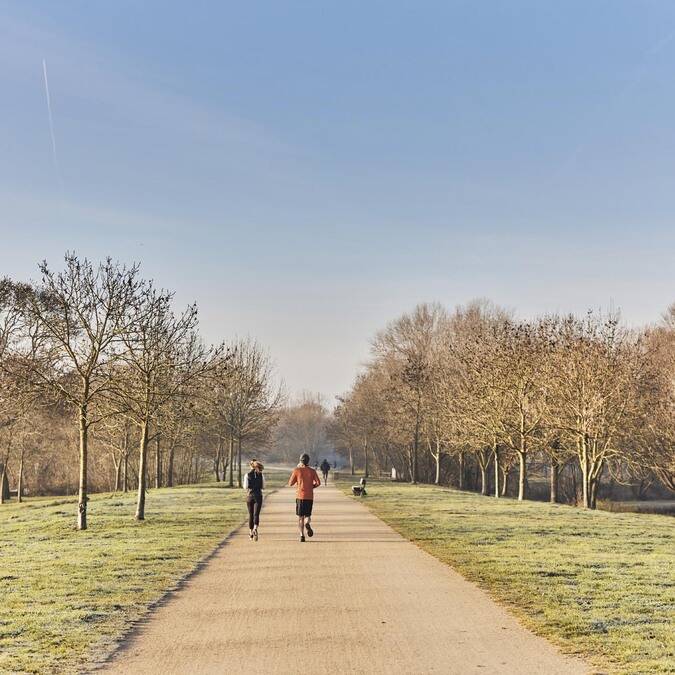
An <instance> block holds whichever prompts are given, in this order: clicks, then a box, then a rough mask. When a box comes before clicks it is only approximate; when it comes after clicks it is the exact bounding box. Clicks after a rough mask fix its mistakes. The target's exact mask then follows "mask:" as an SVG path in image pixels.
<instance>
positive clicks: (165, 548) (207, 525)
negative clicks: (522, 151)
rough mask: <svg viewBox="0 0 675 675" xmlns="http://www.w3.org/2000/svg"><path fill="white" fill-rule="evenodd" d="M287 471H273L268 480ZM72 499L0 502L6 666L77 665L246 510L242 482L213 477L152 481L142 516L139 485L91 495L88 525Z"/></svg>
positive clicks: (1, 654)
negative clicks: (190, 482)
mask: <svg viewBox="0 0 675 675" xmlns="http://www.w3.org/2000/svg"><path fill="white" fill-rule="evenodd" d="M287 475H288V474H287V473H286V472H284V473H283V476H282V475H281V474H280V473H275V472H272V473H271V474H267V477H268V485H269V486H270V487H273V486H274V485H275V484H279V483H280V482H281V480H285V479H286V478H287ZM76 503H77V500H76V498H42V499H35V500H32V501H28V502H26V503H24V504H5V505H3V506H0V672H12V673H60V672H68V673H72V672H77V670H78V668H79V667H81V666H83V665H84V664H86V663H87V662H89V661H90V660H91V658H92V657H93V656H94V655H98V654H102V653H105V652H106V651H107V650H109V649H110V648H111V647H112V646H113V645H114V644H115V642H116V640H117V638H119V637H120V636H121V635H122V634H123V633H124V632H125V631H126V630H127V629H128V628H129V627H130V626H131V624H132V623H133V622H134V621H136V620H138V619H139V618H140V617H142V616H143V615H144V614H145V613H146V612H147V610H148V607H149V605H150V604H151V603H153V602H154V601H156V600H158V599H159V598H160V597H161V596H162V595H163V594H164V592H165V591H166V590H167V589H169V588H171V587H172V586H173V585H175V583H176V582H177V581H179V580H180V578H181V577H182V576H184V575H185V574H186V573H188V572H190V571H191V570H192V569H194V568H195V566H196V565H197V563H198V562H199V560H200V559H201V558H203V557H204V556H205V555H207V554H208V553H209V552H210V551H212V550H213V549H214V547H215V546H216V545H217V544H218V542H220V541H221V540H222V539H223V538H224V537H225V536H226V535H227V533H228V532H230V531H231V530H232V529H233V528H235V527H236V526H237V525H239V524H240V523H241V522H243V520H244V518H245V513H246V508H245V506H244V504H243V493H242V491H241V490H237V489H234V490H232V489H227V488H224V487H222V486H220V485H219V484H216V483H212V484H205V485H196V486H189V487H178V488H172V489H160V490H151V491H150V493H149V495H148V501H147V507H146V520H145V522H136V521H135V520H134V518H133V514H134V503H135V497H134V495H133V494H129V495H120V494H117V495H94V496H92V498H91V501H90V504H89V529H88V530H87V531H85V532H77V531H76V530H75V528H74V524H75V513H76Z"/></svg>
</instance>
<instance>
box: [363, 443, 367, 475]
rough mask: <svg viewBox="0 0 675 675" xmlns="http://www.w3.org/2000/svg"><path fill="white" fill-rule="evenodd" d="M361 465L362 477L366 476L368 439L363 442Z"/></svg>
mask: <svg viewBox="0 0 675 675" xmlns="http://www.w3.org/2000/svg"><path fill="white" fill-rule="evenodd" d="M363 465H364V473H363V475H364V477H365V478H368V441H364V442H363Z"/></svg>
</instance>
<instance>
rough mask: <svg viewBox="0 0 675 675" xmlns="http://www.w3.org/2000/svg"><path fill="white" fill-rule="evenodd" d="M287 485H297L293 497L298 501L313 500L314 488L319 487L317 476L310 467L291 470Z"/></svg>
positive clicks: (319, 482)
mask: <svg viewBox="0 0 675 675" xmlns="http://www.w3.org/2000/svg"><path fill="white" fill-rule="evenodd" d="M288 484H289V485H297V486H298V487H297V489H296V491H295V496H296V497H297V498H298V499H314V488H315V487H319V485H321V481H320V480H319V476H318V474H317V473H316V471H314V469H312V467H310V466H296V467H295V469H293V473H292V474H291V478H290V480H289V481H288Z"/></svg>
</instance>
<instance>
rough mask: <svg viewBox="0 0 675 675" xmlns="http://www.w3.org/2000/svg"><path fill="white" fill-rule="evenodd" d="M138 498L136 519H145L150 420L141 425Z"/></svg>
mask: <svg viewBox="0 0 675 675" xmlns="http://www.w3.org/2000/svg"><path fill="white" fill-rule="evenodd" d="M138 453H139V459H138V498H137V502H136V520H145V488H146V480H147V473H148V467H147V460H148V422H147V421H146V422H144V423H143V425H142V426H141V440H140V443H139V446H138Z"/></svg>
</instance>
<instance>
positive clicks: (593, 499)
mask: <svg viewBox="0 0 675 675" xmlns="http://www.w3.org/2000/svg"><path fill="white" fill-rule="evenodd" d="M598 487H600V481H599V480H598V479H597V478H591V484H590V486H589V495H590V499H589V502H590V506H589V508H591V509H594V508H596V507H597V505H598Z"/></svg>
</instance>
